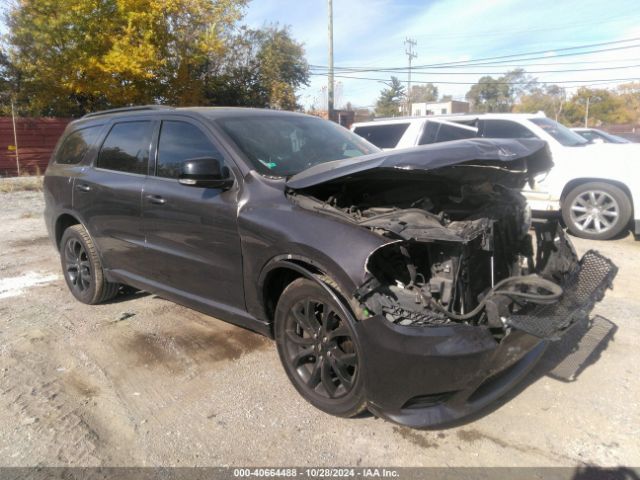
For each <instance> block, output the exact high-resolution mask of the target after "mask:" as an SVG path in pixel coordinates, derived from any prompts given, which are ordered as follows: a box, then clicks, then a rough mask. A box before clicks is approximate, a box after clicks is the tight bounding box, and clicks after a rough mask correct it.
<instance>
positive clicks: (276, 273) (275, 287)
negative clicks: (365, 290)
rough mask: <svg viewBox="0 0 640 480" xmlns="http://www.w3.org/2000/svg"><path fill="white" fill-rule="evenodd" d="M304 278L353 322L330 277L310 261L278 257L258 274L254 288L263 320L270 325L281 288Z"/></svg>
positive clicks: (293, 256) (342, 297)
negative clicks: (260, 306) (256, 284)
mask: <svg viewBox="0 0 640 480" xmlns="http://www.w3.org/2000/svg"><path fill="white" fill-rule="evenodd" d="M301 277H303V278H307V279H309V280H311V281H313V282H315V283H317V284H318V285H320V286H321V287H322V288H323V289H324V290H325V291H326V292H327V293H328V294H329V295H330V296H331V297H332V298H333V299H334V300H335V301H336V303H338V304H339V305H340V307H341V310H342V311H341V312H340V313H342V314H344V315H345V316H347V317H349V318H351V319H355V315H354V314H353V312H352V311H351V308H350V307H349V302H348V301H347V299H346V298H345V294H344V293H343V291H342V289H341V288H340V286H339V285H338V284H337V283H336V282H335V279H334V277H333V276H331V274H330V273H329V272H328V271H327V270H326V269H324V268H322V266H320V265H318V264H317V262H314V261H313V260H311V259H306V258H304V257H300V256H295V255H282V256H279V257H276V258H274V259H272V260H271V261H270V262H269V263H268V264H267V265H266V266H265V268H264V269H263V270H262V272H261V274H260V277H259V280H258V288H259V292H260V294H261V300H262V308H263V310H264V313H265V315H266V318H267V320H268V321H269V322H270V323H271V324H272V325H273V320H274V316H275V309H276V306H277V304H278V300H279V299H280V296H281V295H282V292H284V290H285V288H287V286H288V285H289V284H290V283H291V282H293V281H294V280H296V279H298V278H301Z"/></svg>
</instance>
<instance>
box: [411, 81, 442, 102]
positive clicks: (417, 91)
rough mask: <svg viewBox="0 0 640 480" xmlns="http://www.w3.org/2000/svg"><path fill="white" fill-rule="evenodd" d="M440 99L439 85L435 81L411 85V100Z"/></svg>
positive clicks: (431, 100) (430, 100)
mask: <svg viewBox="0 0 640 480" xmlns="http://www.w3.org/2000/svg"><path fill="white" fill-rule="evenodd" d="M437 100H438V87H436V86H435V85H434V84H433V83H425V84H424V85H412V86H411V102H413V103H423V102H436V101H437Z"/></svg>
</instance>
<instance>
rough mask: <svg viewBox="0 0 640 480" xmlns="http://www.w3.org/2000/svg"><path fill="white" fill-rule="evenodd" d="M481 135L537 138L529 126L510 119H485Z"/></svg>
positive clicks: (487, 136) (481, 127) (482, 123)
mask: <svg viewBox="0 0 640 480" xmlns="http://www.w3.org/2000/svg"><path fill="white" fill-rule="evenodd" d="M480 136H482V137H485V138H536V136H535V134H534V133H533V132H532V131H531V130H529V129H528V128H527V127H525V126H523V125H520V124H519V123H516V122H511V121H509V120H483V121H481V122H480Z"/></svg>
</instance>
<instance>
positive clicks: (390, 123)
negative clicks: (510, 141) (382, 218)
mask: <svg viewBox="0 0 640 480" xmlns="http://www.w3.org/2000/svg"><path fill="white" fill-rule="evenodd" d="M351 129H352V130H353V131H354V132H355V133H356V134H358V135H360V136H362V137H364V138H366V139H367V140H369V141H370V142H371V143H373V144H375V145H377V146H378V147H380V148H383V149H394V148H407V147H414V146H417V145H425V144H428V143H436V142H445V141H451V140H459V139H463V138H474V137H486V138H541V139H543V140H546V142H547V143H548V144H549V148H550V150H551V153H552V154H553V161H554V164H555V166H554V168H553V169H552V170H551V171H550V172H549V173H547V174H544V175H540V176H539V177H538V178H536V183H535V186H534V187H533V188H528V189H526V190H524V192H523V193H524V194H525V196H526V197H527V199H528V201H529V204H530V205H531V209H532V210H534V211H560V212H561V213H562V218H563V219H564V222H565V224H566V225H567V227H568V228H569V230H570V231H571V232H572V233H573V234H574V235H576V236H579V237H583V238H590V239H594V240H606V239H610V238H613V237H615V236H617V235H618V234H620V233H621V232H622V231H624V230H625V229H627V228H628V227H629V224H630V222H631V221H632V220H633V225H632V228H633V230H634V232H635V233H636V234H640V207H637V208H636V209H635V214H634V205H636V206H638V205H640V144H613V143H603V144H592V143H589V142H588V141H587V140H585V139H584V138H582V137H581V136H580V135H578V134H577V133H575V132H572V131H571V130H569V129H568V128H566V127H564V126H562V125H560V124H559V123H557V122H555V121H553V120H551V119H550V118H547V117H546V116H545V115H544V114H507V113H495V114H482V115H451V116H430V117H407V118H397V119H393V120H378V121H373V122H363V123H355V124H353V126H352V127H351Z"/></svg>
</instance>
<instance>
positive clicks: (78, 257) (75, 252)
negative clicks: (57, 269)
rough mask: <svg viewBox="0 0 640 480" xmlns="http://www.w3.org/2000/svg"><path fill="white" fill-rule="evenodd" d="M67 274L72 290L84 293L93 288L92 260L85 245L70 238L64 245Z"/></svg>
mask: <svg viewBox="0 0 640 480" xmlns="http://www.w3.org/2000/svg"><path fill="white" fill-rule="evenodd" d="M64 263H65V267H66V268H65V275H66V276H67V282H68V283H69V284H70V285H71V288H72V290H75V291H76V292H78V293H82V292H84V291H86V290H88V289H89V288H91V262H90V261H89V256H88V255H87V251H86V250H85V248H84V245H82V243H80V241H79V240H78V239H76V238H70V239H69V240H67V243H66V245H65V247H64Z"/></svg>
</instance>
